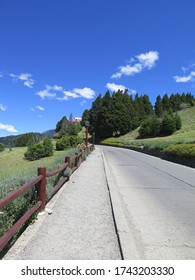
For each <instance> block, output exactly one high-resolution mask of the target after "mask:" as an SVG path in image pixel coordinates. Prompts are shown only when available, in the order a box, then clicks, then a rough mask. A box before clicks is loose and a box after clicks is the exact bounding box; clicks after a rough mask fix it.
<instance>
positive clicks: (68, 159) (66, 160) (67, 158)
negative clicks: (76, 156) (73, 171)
mask: <svg viewBox="0 0 195 280" xmlns="http://www.w3.org/2000/svg"><path fill="white" fill-rule="evenodd" d="M65 162H67V163H68V165H69V167H70V157H65Z"/></svg>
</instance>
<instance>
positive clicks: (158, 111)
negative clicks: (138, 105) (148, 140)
mask: <svg viewBox="0 0 195 280" xmlns="http://www.w3.org/2000/svg"><path fill="white" fill-rule="evenodd" d="M154 109H155V114H156V116H157V117H158V118H161V117H162V114H163V107H162V98H161V96H160V95H158V96H157V98H156V102H155V105H154Z"/></svg>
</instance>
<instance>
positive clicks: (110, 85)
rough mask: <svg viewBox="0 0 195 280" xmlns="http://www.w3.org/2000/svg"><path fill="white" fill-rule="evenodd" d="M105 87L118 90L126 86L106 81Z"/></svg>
mask: <svg viewBox="0 0 195 280" xmlns="http://www.w3.org/2000/svg"><path fill="white" fill-rule="evenodd" d="M106 87H107V88H108V89H109V90H111V91H118V90H122V91H125V89H126V88H127V87H125V86H123V85H117V84H114V83H107V84H106Z"/></svg>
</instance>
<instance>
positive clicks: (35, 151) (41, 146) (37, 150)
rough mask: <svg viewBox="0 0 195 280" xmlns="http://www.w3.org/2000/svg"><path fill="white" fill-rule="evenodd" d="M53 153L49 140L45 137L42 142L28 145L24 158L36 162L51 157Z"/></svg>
mask: <svg viewBox="0 0 195 280" xmlns="http://www.w3.org/2000/svg"><path fill="white" fill-rule="evenodd" d="M53 152H54V149H53V144H52V141H51V138H49V137H45V138H44V139H43V141H42V142H39V143H35V144H32V145H30V146H29V147H28V149H27V151H26V153H25V154H24V156H25V158H26V159H28V160H36V159H40V158H43V157H49V156H52V155H53Z"/></svg>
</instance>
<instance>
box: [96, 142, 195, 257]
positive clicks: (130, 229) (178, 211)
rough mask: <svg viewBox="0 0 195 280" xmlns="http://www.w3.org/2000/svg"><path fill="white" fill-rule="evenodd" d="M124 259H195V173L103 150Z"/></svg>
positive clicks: (147, 158)
mask: <svg viewBox="0 0 195 280" xmlns="http://www.w3.org/2000/svg"><path fill="white" fill-rule="evenodd" d="M101 149H102V151H103V157H104V162H105V170H106V174H107V180H108V185H109V188H110V194H111V199H112V203H113V212H114V216H115V220H116V225H117V230H118V235H119V240H120V243H121V247H122V252H123V256H124V259H154V260H158V259H165V260H167V259H192V260H194V259H195V170H194V169H192V168H189V167H185V166H182V165H178V164H175V163H171V162H168V161H165V160H161V159H159V158H156V157H152V156H149V155H145V154H142V153H138V152H135V151H130V150H127V149H121V148H114V147H106V146H101Z"/></svg>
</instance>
